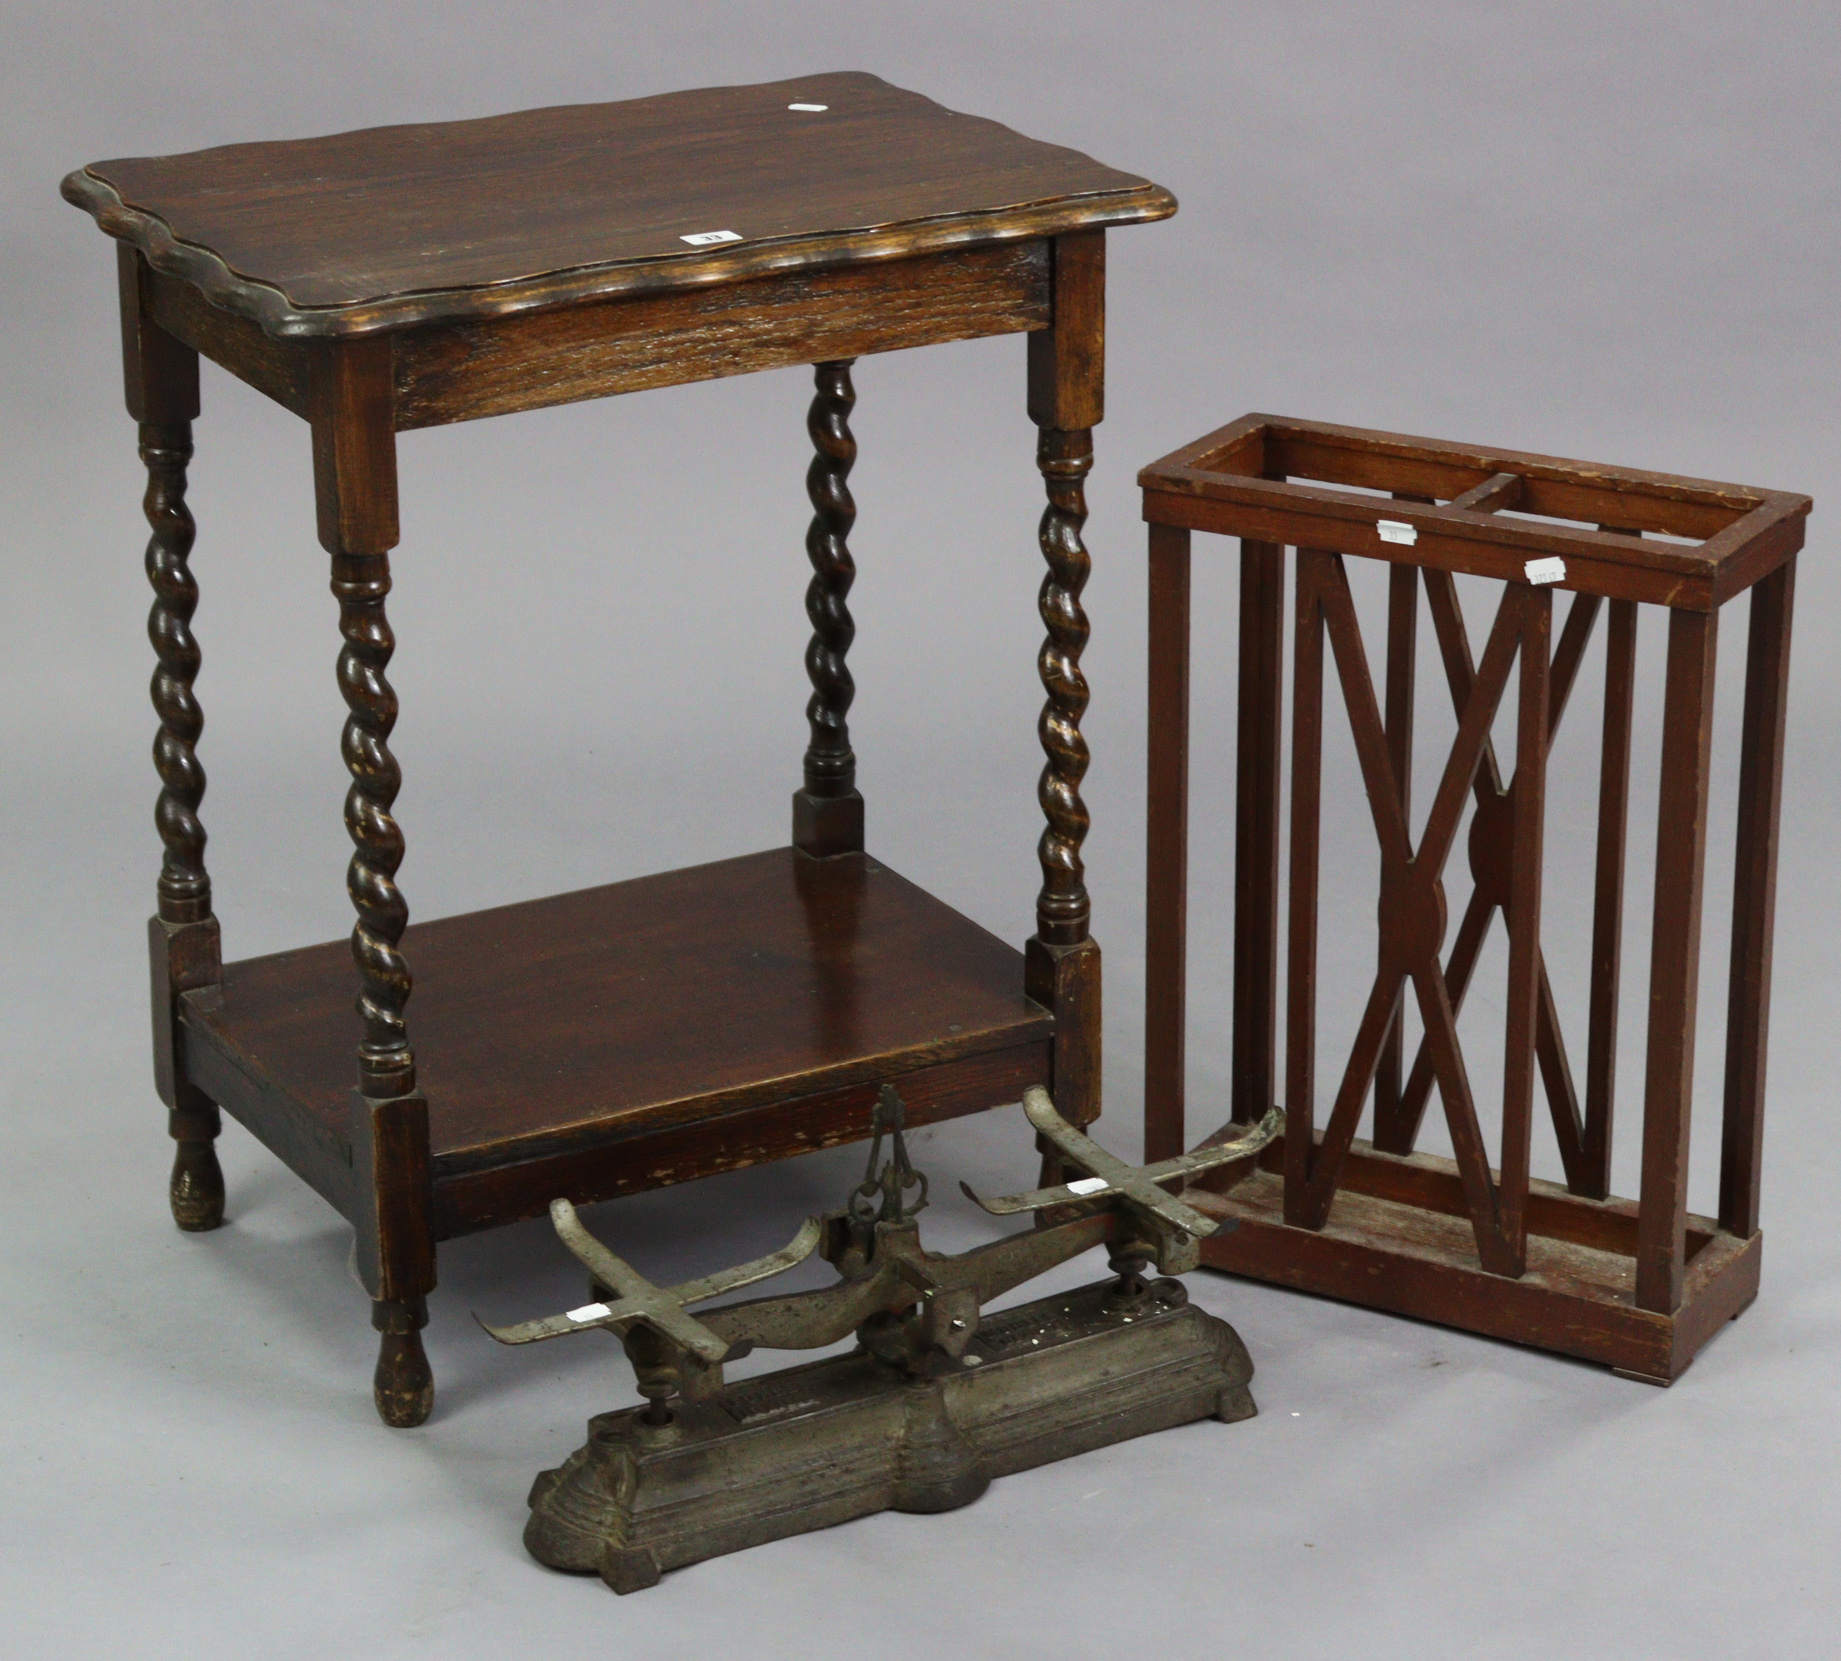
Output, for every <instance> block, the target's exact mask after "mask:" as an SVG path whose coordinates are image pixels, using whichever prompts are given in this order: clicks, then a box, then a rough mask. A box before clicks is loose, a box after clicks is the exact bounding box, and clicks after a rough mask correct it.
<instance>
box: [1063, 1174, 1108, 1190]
mask: <svg viewBox="0 0 1841 1661" xmlns="http://www.w3.org/2000/svg"><path fill="white" fill-rule="evenodd" d="M1109 1186H1110V1184H1108V1182H1107V1181H1106V1179H1105V1178H1104V1177H1081V1178H1080V1179H1079V1180H1078V1181H1077V1182H1070V1183H1069V1184H1068V1192H1069V1193H1070V1194H1097V1193H1098V1192H1099V1191H1100V1190H1101V1189H1102V1188H1106V1187H1109Z"/></svg>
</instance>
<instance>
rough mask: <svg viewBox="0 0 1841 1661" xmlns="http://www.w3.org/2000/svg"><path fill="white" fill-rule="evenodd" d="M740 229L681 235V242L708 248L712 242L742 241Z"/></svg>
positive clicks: (694, 246) (695, 246) (679, 239)
mask: <svg viewBox="0 0 1841 1661" xmlns="http://www.w3.org/2000/svg"><path fill="white" fill-rule="evenodd" d="M741 239H742V237H741V232H740V231H699V232H697V234H696V235H695V236H681V237H679V238H678V241H679V242H688V243H689V244H690V245H691V247H693V248H707V247H708V246H709V245H710V244H711V243H712V242H740V241H741Z"/></svg>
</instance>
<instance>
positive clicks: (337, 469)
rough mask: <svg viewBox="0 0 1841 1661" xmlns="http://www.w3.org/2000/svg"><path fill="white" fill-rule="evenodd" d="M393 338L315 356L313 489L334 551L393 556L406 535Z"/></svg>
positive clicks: (327, 348)
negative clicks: (400, 511) (400, 513)
mask: <svg viewBox="0 0 1841 1661" xmlns="http://www.w3.org/2000/svg"><path fill="white" fill-rule="evenodd" d="M390 351H391V348H390V342H389V341H388V340H387V339H381V340H357V341H349V342H344V343H340V344H327V345H322V346H316V347H315V348H314V349H313V352H312V354H311V357H310V360H309V373H308V394H307V404H308V420H309V422H310V423H311V425H312V428H313V491H314V500H315V504H316V506H317V508H318V513H319V532H320V546H321V547H322V548H324V549H325V550H326V552H327V553H329V554H334V555H345V554H387V553H388V552H389V551H390V550H391V549H392V548H394V547H395V546H396V545H397V543H398V542H399V541H400V540H401V539H402V533H401V531H400V530H399V528H398V524H397V504H396V417H395V397H396V394H395V390H394V384H393V382H392V379H391V373H392V372H391V357H390Z"/></svg>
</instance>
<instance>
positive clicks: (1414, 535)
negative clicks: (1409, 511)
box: [1374, 519, 1419, 548]
mask: <svg viewBox="0 0 1841 1661" xmlns="http://www.w3.org/2000/svg"><path fill="white" fill-rule="evenodd" d="M1374 528H1375V529H1376V530H1377V531H1379V532H1380V533H1381V540H1382V541H1383V542H1399V543H1403V544H1404V545H1405V546H1406V547H1408V548H1410V547H1412V545H1413V544H1414V543H1415V542H1417V541H1418V540H1419V532H1418V531H1417V530H1415V529H1414V528H1413V527H1412V526H1411V525H1408V524H1406V523H1404V522H1403V521H1401V520H1399V519H1377V520H1375V522H1374Z"/></svg>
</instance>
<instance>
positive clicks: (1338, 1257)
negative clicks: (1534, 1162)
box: [1184, 1140, 1764, 1384]
mask: <svg viewBox="0 0 1841 1661" xmlns="http://www.w3.org/2000/svg"><path fill="white" fill-rule="evenodd" d="M1283 1159H1284V1144H1283V1141H1282V1140H1281V1141H1279V1142H1276V1143H1273V1144H1270V1145H1268V1147H1267V1148H1266V1149H1265V1150H1264V1151H1263V1152H1262V1155H1261V1157H1260V1160H1259V1164H1258V1166H1257V1167H1253V1168H1249V1166H1248V1165H1240V1166H1227V1167H1222V1168H1221V1170H1220V1171H1219V1172H1216V1173H1211V1174H1210V1178H1209V1180H1210V1181H1211V1183H1216V1184H1219V1185H1220V1189H1221V1191H1218V1192H1204V1191H1202V1190H1200V1189H1198V1188H1190V1189H1189V1190H1187V1191H1186V1193H1185V1195H1184V1197H1185V1198H1186V1199H1187V1200H1189V1202H1190V1203H1191V1204H1193V1205H1195V1206H1197V1207H1198V1208H1199V1209H1200V1210H1202V1211H1204V1212H1206V1213H1207V1214H1208V1215H1209V1216H1212V1217H1218V1218H1220V1219H1222V1220H1223V1221H1226V1220H1229V1219H1231V1220H1232V1221H1233V1223H1234V1224H1236V1225H1237V1226H1235V1227H1233V1228H1231V1229H1228V1230H1224V1231H1223V1232H1221V1233H1217V1234H1214V1235H1211V1236H1210V1237H1209V1238H1208V1239H1206V1240H1204V1241H1203V1242H1202V1262H1203V1263H1204V1264H1205V1265H1206V1266H1208V1267H1209V1268H1212V1269H1221V1270H1225V1271H1227V1272H1228V1273H1230V1274H1237V1275H1245V1276H1246V1277H1248V1278H1249V1279H1252V1280H1263V1281H1268V1282H1270V1283H1272V1284H1274V1285H1278V1286H1289V1287H1291V1288H1293V1289H1295V1290H1297V1291H1302V1292H1315V1293H1317V1294H1319V1295H1321V1296H1324V1297H1331V1298H1340V1299H1343V1300H1344V1301H1346V1302H1349V1303H1357V1304H1363V1305H1366V1306H1367V1307H1368V1308H1370V1309H1384V1310H1387V1311H1388V1312H1389V1313H1391V1314H1395V1315H1408V1316H1412V1317H1415V1318H1416V1319H1419V1320H1423V1321H1436V1322H1438V1323H1440V1324H1441V1325H1444V1326H1450V1327H1458V1328H1461V1329H1462V1330H1464V1331H1466V1332H1476V1333H1481V1334H1483V1335H1485V1336H1486V1337H1491V1338H1504V1339H1508V1340H1510V1341H1511V1342H1514V1343H1520V1344H1528V1345H1532V1346H1534V1347H1536V1348H1539V1349H1546V1350H1556V1351H1558V1352H1559V1353H1561V1354H1563V1355H1573V1356H1578V1357H1580V1358H1581V1359H1583V1360H1587V1361H1597V1362H1602V1363H1604V1364H1605V1365H1607V1366H1610V1367H1612V1368H1615V1369H1616V1370H1617V1371H1618V1372H1620V1373H1624V1374H1627V1375H1629V1376H1631V1377H1634V1378H1640V1379H1645V1380H1647V1381H1649V1382H1650V1383H1654V1384H1668V1383H1671V1382H1673V1381H1674V1380H1675V1379H1677V1378H1679V1377H1680V1376H1681V1374H1682V1373H1683V1372H1684V1371H1685V1370H1686V1368H1687V1366H1688V1363H1689V1362H1691V1361H1692V1360H1693V1359H1694V1356H1695V1355H1696V1354H1697V1353H1698V1352H1699V1350H1700V1349H1701V1348H1702V1347H1703V1346H1704V1345H1705V1344H1706V1343H1707V1341H1708V1340H1709V1339H1710V1338H1712V1337H1713V1335H1714V1334H1715V1333H1716V1332H1718V1331H1719V1330H1720V1328H1721V1327H1722V1326H1723V1325H1724V1324H1725V1323H1726V1322H1727V1321H1729V1320H1731V1319H1732V1318H1734V1317H1735V1316H1737V1315H1738V1314H1740V1313H1741V1312H1742V1311H1743V1310H1744V1309H1745V1308H1746V1307H1747V1306H1748V1305H1749V1304H1750V1303H1751V1301H1752V1300H1753V1299H1754V1298H1755V1297H1756V1296H1757V1295H1758V1271H1759V1265H1760V1261H1761V1259H1762V1256H1763V1250H1764V1236H1763V1235H1762V1234H1754V1235H1752V1236H1751V1237H1750V1238H1749V1239H1744V1240H1742V1239H1740V1238H1738V1237H1737V1236H1736V1235H1731V1234H1727V1233H1725V1232H1724V1231H1723V1230H1721V1228H1720V1227H1719V1225H1718V1224H1717V1223H1716V1222H1714V1221H1713V1220H1712V1219H1711V1218H1707V1217H1697V1216H1690V1217H1689V1218H1688V1222H1687V1230H1688V1233H1687V1251H1688V1258H1687V1266H1686V1272H1685V1275H1684V1284H1683V1292H1682V1302H1681V1307H1680V1308H1679V1309H1677V1310H1676V1311H1675V1312H1674V1313H1673V1314H1672V1315H1665V1314H1661V1313H1658V1312H1656V1311H1653V1310H1647V1309H1639V1308H1637V1307H1636V1302H1635V1296H1634V1293H1635V1284H1636V1273H1635V1269H1636V1222H1637V1218H1636V1206H1635V1205H1634V1204H1633V1203H1632V1202H1631V1201H1628V1200H1618V1199H1610V1200H1588V1199H1582V1198H1580V1197H1579V1196H1578V1195H1575V1194H1572V1193H1569V1192H1568V1191H1567V1190H1566V1189H1565V1188H1563V1187H1560V1186H1559V1185H1557V1184H1555V1183H1550V1182H1539V1181H1536V1182H1534V1183H1532V1184H1531V1185H1530V1190H1529V1195H1528V1212H1527V1216H1528V1259H1527V1261H1528V1268H1527V1273H1526V1274H1524V1275H1522V1276H1521V1278H1520V1279H1517V1280H1510V1279H1507V1278H1506V1277H1504V1276H1501V1275H1493V1274H1490V1273H1488V1272H1487V1271H1486V1270H1485V1269H1484V1268H1483V1267H1482V1265H1481V1264H1480V1263H1479V1262H1478V1260H1477V1247H1476V1237H1475V1235H1474V1234H1473V1233H1472V1231H1471V1225H1470V1218H1469V1215H1468V1213H1467V1212H1466V1211H1465V1209H1464V1200H1463V1189H1462V1184H1461V1182H1460V1179H1459V1176H1458V1170H1457V1166H1456V1165H1455V1164H1453V1163H1452V1162H1451V1161H1450V1160H1448V1159H1440V1158H1437V1157H1436V1156H1434V1155H1431V1154H1409V1155H1404V1156H1402V1155H1394V1154H1385V1153H1380V1152H1377V1151H1376V1150H1375V1149H1374V1148H1373V1147H1371V1146H1370V1145H1369V1144H1367V1143H1366V1142H1360V1141H1358V1142H1356V1143H1355V1144H1354V1145H1353V1147H1352V1148H1351V1150H1350V1152H1349V1155H1348V1158H1347V1160H1346V1162H1345V1164H1344V1167H1343V1176H1342V1186H1341V1187H1340V1188H1339V1190H1338V1192H1337V1194H1336V1196H1335V1199H1334V1201H1333V1202H1332V1204H1331V1206H1330V1216H1329V1221H1328V1223H1327V1224H1326V1225H1325V1226H1324V1227H1323V1228H1322V1229H1304V1228H1294V1227H1292V1226H1291V1225H1290V1224H1288V1223H1286V1221H1285V1220H1284V1219H1285V1194H1284V1178H1283V1176H1282V1175H1281V1174H1280V1171H1281V1170H1282V1162H1283ZM1269 1166H1277V1167H1279V1169H1270V1168H1268V1167H1269ZM1236 1178H1237V1180H1236ZM1229 1184H1231V1186H1229Z"/></svg>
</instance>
